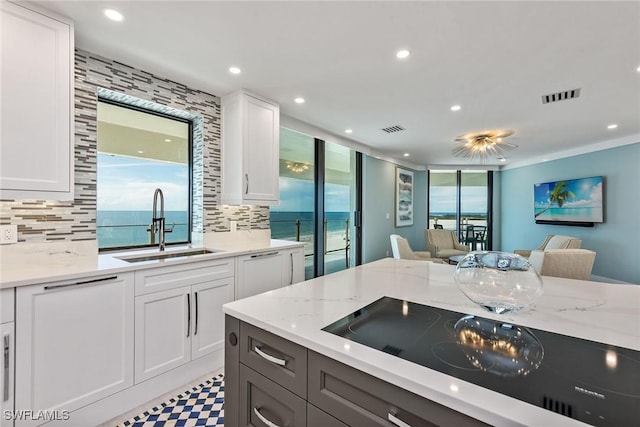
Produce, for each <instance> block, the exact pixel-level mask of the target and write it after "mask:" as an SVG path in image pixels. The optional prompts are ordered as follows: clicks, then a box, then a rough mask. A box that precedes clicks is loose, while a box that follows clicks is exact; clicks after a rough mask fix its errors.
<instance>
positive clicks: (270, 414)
mask: <svg viewBox="0 0 640 427" xmlns="http://www.w3.org/2000/svg"><path fill="white" fill-rule="evenodd" d="M240 387H241V389H242V391H241V392H240V425H241V426H258V427H262V426H265V425H267V426H268V425H269V424H267V423H265V422H263V421H262V420H261V419H260V416H262V417H263V418H264V419H265V420H268V421H270V422H271V423H273V424H275V425H278V426H282V427H298V426H300V427H305V426H306V425H307V402H306V401H304V400H303V399H302V398H300V397H298V396H296V395H295V394H293V393H291V392H290V391H288V390H286V389H285V388H283V387H280V386H279V385H278V384H276V383H274V382H273V381H271V380H269V379H268V378H265V377H263V376H262V375H260V374H259V373H257V372H256V371H254V370H253V369H250V368H248V367H246V366H244V365H242V364H241V365H240ZM256 411H258V412H259V414H257V413H256ZM225 423H226V419H225Z"/></svg>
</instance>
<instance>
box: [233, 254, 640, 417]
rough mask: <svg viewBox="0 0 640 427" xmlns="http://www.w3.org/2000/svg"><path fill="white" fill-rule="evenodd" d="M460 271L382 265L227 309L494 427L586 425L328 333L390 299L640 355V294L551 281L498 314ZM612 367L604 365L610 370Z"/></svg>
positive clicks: (637, 289) (619, 287) (628, 288)
mask: <svg viewBox="0 0 640 427" xmlns="http://www.w3.org/2000/svg"><path fill="white" fill-rule="evenodd" d="M453 272H454V266H450V265H447V264H433V263H429V262H424V261H406V260H394V259H388V258H387V259H384V260H380V261H376V262H373V263H370V264H365V265H363V266H360V267H357V268H354V269H349V270H345V271H341V272H338V273H334V274H330V275H327V276H324V277H319V278H316V279H313V280H309V281H306V282H302V283H298V284H295V285H292V286H287V287H285V288H281V289H276V290H273V291H269V292H266V293H264V294H260V295H256V296H253V297H249V298H246V299H243V300H239V301H234V302H231V303H228V304H225V306H224V311H225V313H226V314H229V315H231V316H233V317H236V318H238V319H240V320H242V321H245V322H248V323H250V324H252V325H255V326H257V327H259V328H262V329H264V330H267V331H269V332H272V333H274V334H276V335H279V336H281V337H283V338H286V339H288V340H290V341H293V342H295V343H297V344H300V345H302V346H304V347H307V348H309V349H311V350H313V351H316V352H318V353H321V354H324V355H326V356H328V357H330V358H333V359H336V360H338V361H340V362H342V363H345V364H347V365H349V366H352V367H354V368H357V369H360V370H362V371H364V372H367V373H369V374H371V375H373V376H376V377H378V378H381V379H383V380H385V381H387V382H390V383H392V384H395V385H397V386H399V387H401V388H404V389H406V390H409V391H411V392H413V393H416V394H418V395H420V396H423V397H425V398H427V399H431V400H433V401H436V402H438V403H440V404H443V405H445V406H447V407H450V408H453V409H455V410H458V411H460V412H463V413H465V414H468V415H470V416H472V417H475V418H478V419H480V420H482V421H484V422H487V423H489V424H492V425H501V426H503V425H539V426H551V425H553V426H564V425H567V426H571V425H573V426H575V425H584V424H583V423H582V422H579V421H577V420H574V419H571V418H568V417H565V416H562V415H558V414H555V413H553V412H551V411H548V410H545V409H542V408H539V407H536V406H534V405H531V404H529V403H526V402H523V401H520V400H517V399H515V398H511V397H509V396H506V395H503V394H500V393H497V392H494V391H491V390H488V389H485V388H483V387H480V386H477V385H475V384H472V383H469V382H466V381H463V380H459V379H457V378H455V377H451V376H448V375H446V374H443V373H440V372H437V371H435V370H431V369H429V368H426V367H423V366H420V365H417V364H414V363H412V362H409V361H406V360H403V359H400V358H397V357H394V356H392V355H390V354H387V353H384V352H381V351H377V350H374V349H371V348H369V347H366V346H364V345H361V344H358V343H356V342H352V341H350V340H347V339H344V338H341V337H339V336H336V335H333V334H330V333H328V332H324V331H322V330H321V329H322V328H324V327H325V326H327V325H329V324H331V323H333V322H334V321H336V320H338V319H341V318H343V317H344V316H346V315H348V314H351V313H353V312H354V311H356V310H358V309H360V308H362V307H364V306H366V305H368V304H370V303H371V302H373V301H375V300H377V299H379V298H381V297H383V296H389V297H392V298H397V299H401V300H408V301H412V302H416V303H419V304H425V305H431V306H435V307H439V308H443V309H448V310H453V311H457V312H461V313H468V314H475V315H478V316H482V317H486V318H492V319H499V320H502V321H507V322H510V323H515V324H518V325H522V326H527V327H531V328H536V329H541V330H547V331H550V332H556V333H561V334H564V335H571V336H576V337H579V338H583V339H589V340H593V341H598V342H605V343H608V344H612V345H617V346H621V347H627V348H631V349H634V350H640V286H635V285H623V284H607V283H597V282H589V281H580V280H570V279H560V278H554V277H544V278H543V283H544V289H543V294H542V295H541V296H540V297H539V299H538V300H537V301H536V303H535V305H534V306H532V307H530V308H528V309H526V310H523V311H520V312H517V313H513V314H505V315H495V314H492V313H489V312H487V311H485V310H483V309H481V308H480V307H479V306H477V305H475V304H474V303H472V302H471V301H469V300H468V299H467V298H466V297H465V296H464V295H463V294H462V293H461V292H460V290H459V289H458V288H457V286H456V285H455V284H454V282H453ZM603 363H604V361H603Z"/></svg>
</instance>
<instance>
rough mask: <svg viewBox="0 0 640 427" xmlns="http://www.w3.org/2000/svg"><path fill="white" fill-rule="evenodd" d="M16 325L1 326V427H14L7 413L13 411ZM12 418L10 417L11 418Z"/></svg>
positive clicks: (10, 323)
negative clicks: (6, 415)
mask: <svg viewBox="0 0 640 427" xmlns="http://www.w3.org/2000/svg"><path fill="white" fill-rule="evenodd" d="M13 327H14V323H13V322H8V323H3V324H1V325H0V340H1V341H0V345H1V346H2V353H1V354H2V356H0V363H1V364H0V409H1V410H2V413H1V414H0V427H11V426H13V420H12V419H6V418H7V417H5V414H6V412H5V411H13V385H14V361H15V353H14V349H15V347H14V336H15V334H14V331H13ZM9 418H10V417H9Z"/></svg>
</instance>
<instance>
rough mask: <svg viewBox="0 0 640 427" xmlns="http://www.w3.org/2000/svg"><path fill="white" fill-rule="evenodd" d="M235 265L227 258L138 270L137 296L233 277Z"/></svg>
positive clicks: (231, 259)
mask: <svg viewBox="0 0 640 427" xmlns="http://www.w3.org/2000/svg"><path fill="white" fill-rule="evenodd" d="M234 265H235V264H234V260H233V258H225V259H220V260H215V261H202V262H194V263H190V264H181V265H173V266H170V267H158V268H151V269H148V270H140V271H136V272H135V274H136V278H135V282H136V296H138V295H144V294H149V293H152V292H158V291H166V290H169V289H175V288H179V287H182V286H187V285H195V284H198V283H203V282H209V281H212V280H217V279H223V278H225V277H231V276H233V275H234Z"/></svg>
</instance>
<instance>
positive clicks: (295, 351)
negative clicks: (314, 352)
mask: <svg viewBox="0 0 640 427" xmlns="http://www.w3.org/2000/svg"><path fill="white" fill-rule="evenodd" d="M240 337H241V339H240V362H242V363H244V364H245V365H247V366H249V367H251V368H253V369H255V370H256V371H258V372H260V373H261V374H263V375H264V376H266V377H268V378H269V379H271V380H273V381H275V382H276V383H278V384H280V385H281V386H283V387H284V388H286V389H288V390H290V391H292V392H294V393H295V394H297V395H298V396H300V397H302V398H303V399H306V398H307V349H306V348H304V347H301V346H299V345H297V344H294V343H292V342H291V341H288V340H285V339H284V338H280V337H278V336H276V335H273V334H270V333H269V332H265V331H263V330H262V329H258V328H256V327H254V326H252V325H249V324H247V323H241V324H240ZM256 347H257V348H258V350H257V351H256ZM259 352H262V353H263V354H266V355H267V357H268V356H272V357H274V358H276V359H280V360H284V361H285V364H284V366H282V365H279V364H277V363H276V362H273V361H270V360H267V359H265V356H261V355H260V354H259Z"/></svg>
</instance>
